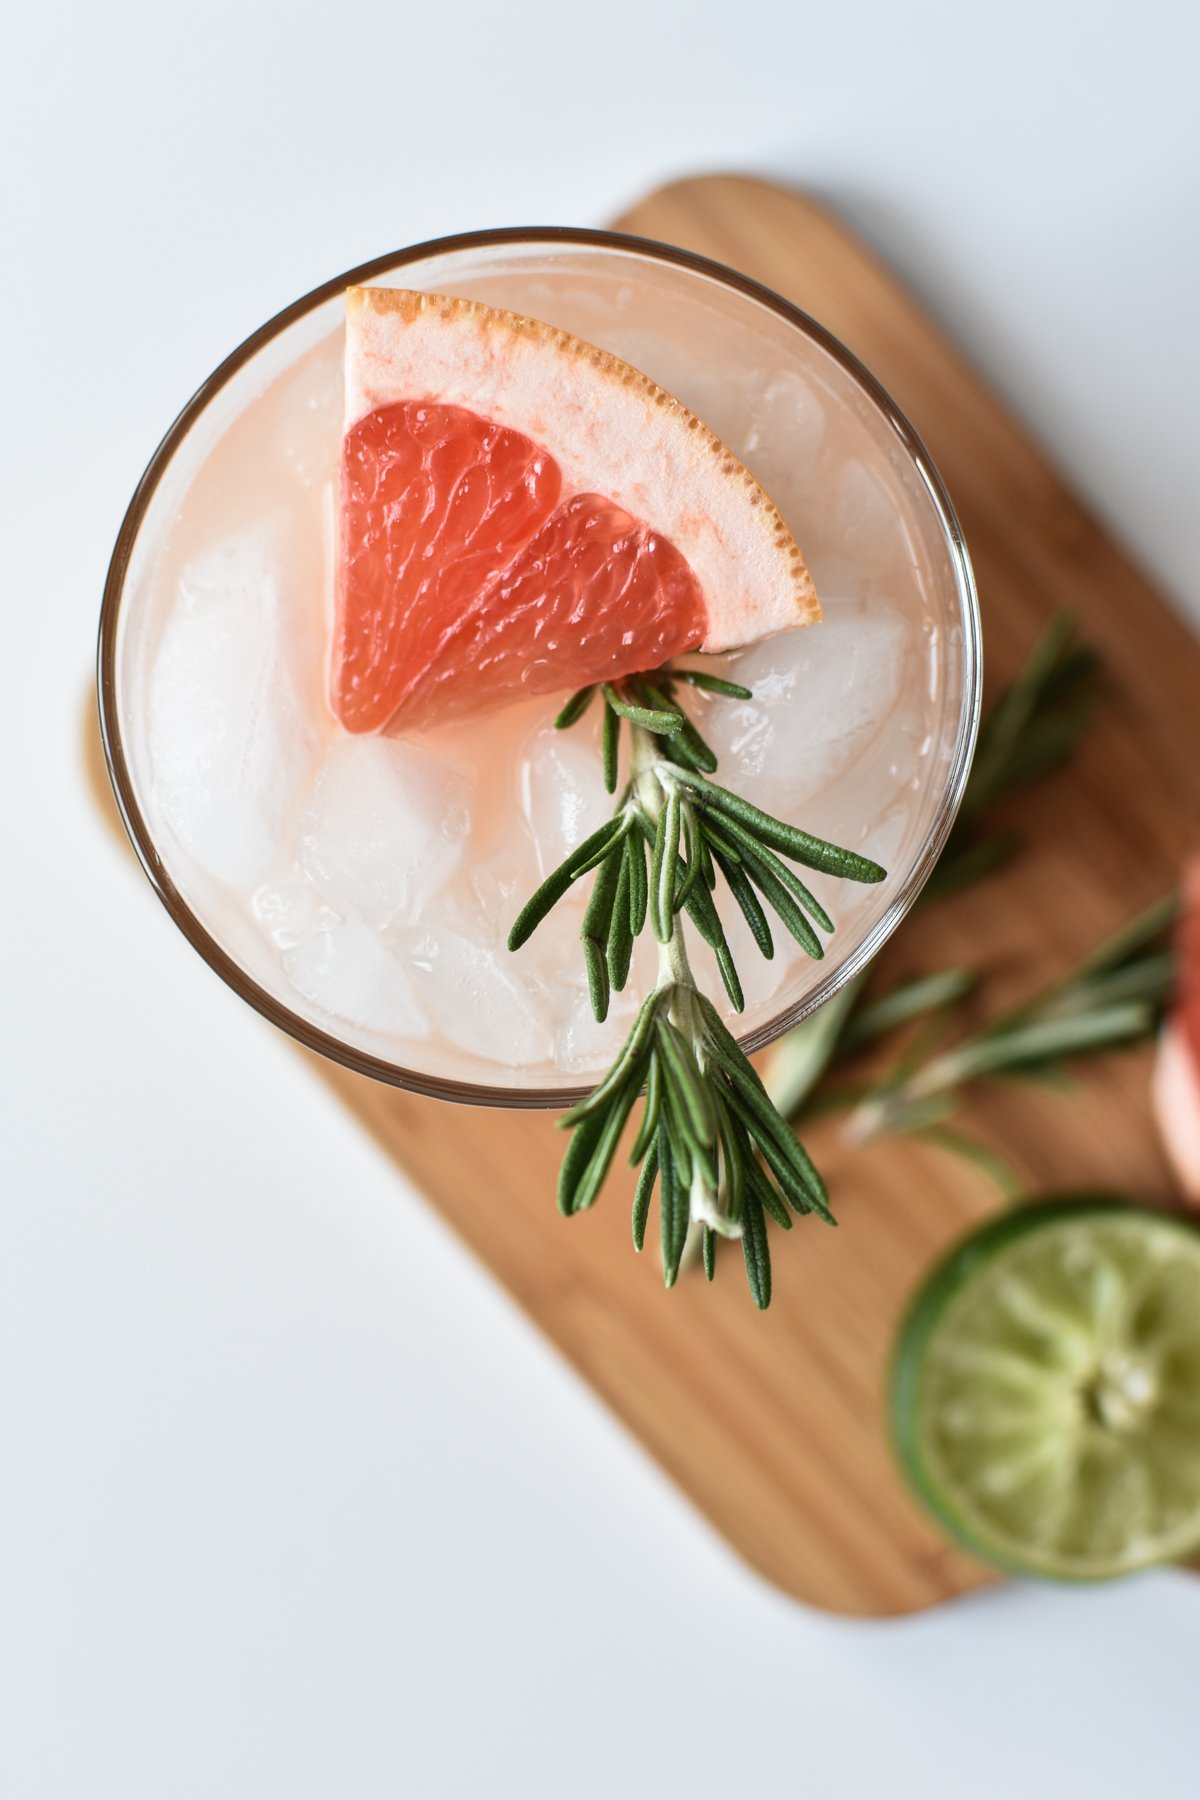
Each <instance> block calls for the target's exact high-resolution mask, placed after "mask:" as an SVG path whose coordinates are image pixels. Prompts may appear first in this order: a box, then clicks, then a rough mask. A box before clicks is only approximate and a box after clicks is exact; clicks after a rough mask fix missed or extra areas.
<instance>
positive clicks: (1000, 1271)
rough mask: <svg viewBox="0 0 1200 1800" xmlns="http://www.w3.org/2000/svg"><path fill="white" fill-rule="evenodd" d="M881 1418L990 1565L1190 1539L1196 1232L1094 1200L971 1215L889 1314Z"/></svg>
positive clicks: (1170, 1554)
mask: <svg viewBox="0 0 1200 1800" xmlns="http://www.w3.org/2000/svg"><path fill="white" fill-rule="evenodd" d="M891 1416H892V1430H893V1435H894V1439H895V1444H896V1449H897V1451H898V1454H899V1457H900V1461H901V1464H902V1466H903V1468H904V1470H905V1473H906V1474H907V1476H908V1478H909V1480H910V1481H911V1483H912V1485H913V1487H914V1489H915V1490H916V1493H917V1495H918V1497H919V1498H920V1499H921V1500H922V1501H923V1502H924V1503H925V1505H926V1506H927V1507H928V1508H929V1509H930V1510H931V1511H932V1512H933V1513H934V1515H935V1516H936V1517H937V1518H938V1519H939V1520H940V1521H941V1522H942V1524H943V1525H945V1526H946V1527H947V1528H948V1529H949V1530H950V1531H951V1532H952V1533H953V1534H954V1536H955V1537H957V1538H958V1539H960V1541H961V1542H962V1543H963V1544H965V1545H966V1546H967V1548H968V1549H970V1550H972V1551H974V1552H975V1554H976V1555H978V1556H981V1557H983V1558H985V1559H986V1560H987V1561H989V1562H994V1563H998V1564H1000V1565H1001V1566H1002V1567H1007V1568H1011V1569H1016V1570H1020V1571H1022V1572H1024V1573H1027V1574H1033V1575H1046V1576H1052V1577H1057V1578H1059V1579H1064V1580H1078V1581H1095V1580H1101V1579H1103V1578H1105V1577H1108V1576H1112V1575H1122V1574H1125V1573H1126V1572H1127V1571H1129V1570H1131V1569H1139V1568H1143V1567H1145V1566H1146V1565H1147V1564H1149V1563H1157V1562H1165V1561H1169V1560H1172V1559H1176V1558H1179V1557H1182V1556H1187V1555H1189V1554H1191V1553H1192V1552H1194V1551H1196V1550H1200V1230H1197V1228H1196V1227H1195V1226H1194V1225H1192V1224H1191V1223H1189V1222H1188V1221H1187V1220H1185V1219H1180V1218H1174V1217H1170V1216H1167V1215H1165V1214H1162V1213H1154V1212H1148V1211H1146V1210H1145V1209H1143V1208H1140V1207H1135V1206H1130V1205H1128V1204H1126V1203H1125V1202H1122V1201H1119V1200H1110V1199H1107V1198H1085V1199H1072V1200H1054V1201H1045V1202H1040V1203H1034V1204H1031V1205H1029V1206H1026V1207H1022V1208H1021V1210H1020V1211H1019V1212H1015V1213H1011V1214H1007V1215H1006V1216H1005V1217H1003V1218H1001V1219H998V1220H996V1221H995V1222H993V1223H992V1224H989V1225H986V1226H985V1227H984V1228H983V1229H982V1230H981V1231H979V1232H977V1233H976V1234H975V1235H974V1236H973V1237H971V1238H969V1239H968V1240H967V1241H966V1242H965V1243H963V1244H960V1245H959V1246H958V1248H957V1249H956V1250H954V1251H952V1252H951V1254H950V1255H949V1256H948V1257H947V1258H946V1260H945V1261H944V1262H943V1263H942V1264H941V1265H940V1266H939V1267H938V1268H937V1269H935V1270H934V1272H933V1274H932V1275H931V1276H930V1278H929V1279H928V1281H927V1282H926V1283H925V1285H924V1287H923V1288H922V1289H921V1291H920V1292H919V1293H918V1295H917V1297H916V1300H915V1301H914V1303H913V1305H912V1308H911V1310H910V1311H909V1313H908V1316H907V1318H906V1319H905V1321H904V1323H903V1325H902V1326H901V1330H900V1336H899V1339H898V1342H897V1347H896V1355H895V1361H894V1364H893V1369H892V1391H891Z"/></svg>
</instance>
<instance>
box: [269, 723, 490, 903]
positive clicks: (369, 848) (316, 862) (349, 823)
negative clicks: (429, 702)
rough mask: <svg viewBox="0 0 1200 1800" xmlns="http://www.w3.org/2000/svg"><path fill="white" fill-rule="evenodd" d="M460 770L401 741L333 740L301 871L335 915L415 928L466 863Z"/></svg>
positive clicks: (306, 831)
mask: <svg viewBox="0 0 1200 1800" xmlns="http://www.w3.org/2000/svg"><path fill="white" fill-rule="evenodd" d="M470 803H471V780H470V777H469V776H468V774H467V773H466V771H465V770H464V769H462V768H461V767H459V766H458V765H457V764H455V763H452V762H449V761H447V760H446V758H444V757H441V756H435V755H434V754H433V753H432V751H429V750H423V749H421V748H420V747H419V746H418V745H416V744H411V743H406V742H405V741H404V740H403V739H399V738H385V737H350V736H346V735H343V736H340V737H338V738H337V739H335V741H334V744H333V747H332V749H331V750H330V752H329V755H328V757H327V758H326V761H325V764H324V767H323V768H322V770H321V773H320V775H319V776H318V777H317V782H316V786H315V787H314V789H313V794H312V799H311V801H310V802H309V806H308V810H307V812H306V813H305V815H304V819H303V821H302V823H301V826H300V864H301V867H302V868H303V869H304V871H305V873H306V874H307V875H308V877H309V878H310V880H311V881H312V883H313V885H314V886H315V887H316V888H317V889H318V891H319V892H320V893H321V894H322V895H323V897H324V898H325V899H326V900H328V902H329V904H330V905H331V906H332V907H334V908H335V909H336V911H337V912H339V913H341V914H343V915H344V916H348V917H353V918H357V919H361V920H362V921H363V922H364V923H365V924H367V925H371V926H374V927H375V928H376V930H382V929H383V928H384V927H385V926H386V925H390V924H397V925H402V926H411V925H418V924H420V923H421V922H422V920H423V919H424V917H425V916H426V912H427V909H428V908H429V906H430V904H431V903H432V902H433V901H434V900H435V899H436V898H437V896H438V895H439V894H440V893H441V891H442V889H443V888H444V887H445V885H446V883H447V882H448V881H449V880H450V877H451V876H452V875H453V874H454V872H455V870H456V869H457V867H458V865H459V863H460V861H461V860H462V854H463V846H464V841H465V839H466V836H467V833H468V831H469V830H470V824H471V814H470Z"/></svg>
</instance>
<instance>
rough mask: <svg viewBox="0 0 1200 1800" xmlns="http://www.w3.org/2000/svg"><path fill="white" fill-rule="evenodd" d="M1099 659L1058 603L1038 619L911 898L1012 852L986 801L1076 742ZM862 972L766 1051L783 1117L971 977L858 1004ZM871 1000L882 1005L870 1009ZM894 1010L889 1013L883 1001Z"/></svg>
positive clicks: (809, 1102) (1068, 752) (975, 876)
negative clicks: (939, 847)
mask: <svg viewBox="0 0 1200 1800" xmlns="http://www.w3.org/2000/svg"><path fill="white" fill-rule="evenodd" d="M1099 674H1100V660H1099V658H1098V656H1097V655H1096V653H1095V651H1094V650H1092V649H1091V648H1090V647H1089V646H1088V645H1086V644H1082V643H1080V641H1079V638H1078V634H1077V632H1076V628H1075V624H1074V621H1073V620H1072V619H1070V618H1069V617H1068V616H1067V615H1066V614H1065V613H1060V614H1058V615H1057V616H1056V617H1054V618H1053V619H1051V621H1050V623H1049V624H1048V625H1047V626H1046V628H1045V630H1044V631H1043V632H1042V634H1041V636H1040V637H1039V638H1038V639H1037V641H1036V642H1035V644H1034V645H1033V648H1032V649H1031V650H1030V652H1029V655H1028V656H1027V657H1026V659H1025V662H1024V664H1023V665H1022V668H1021V670H1020V672H1019V673H1018V675H1017V677H1016V680H1015V681H1014V682H1013V683H1012V684H1011V686H1009V687H1007V688H1006V689H1005V690H1004V691H1003V692H1002V693H1001V694H1000V695H999V697H998V698H997V700H996V702H995V704H994V705H993V707H992V709H991V711H990V712H989V713H988V714H987V716H986V718H985V719H984V721H983V724H982V725H981V727H980V731H979V742H978V745H977V747H976V752H975V758H974V761H973V763H972V765H971V774H970V777H969V778H968V781H967V787H966V792H965V793H964V795H963V799H962V804H961V806H960V808H959V813H958V818H957V819H956V821H955V824H954V829H953V830H952V831H951V833H950V837H949V840H948V842H947V845H946V848H945V850H943V852H942V855H941V857H940V858H939V861H938V865H937V867H936V868H935V869H934V871H933V874H932V875H931V876H930V877H929V880H928V881H927V882H926V884H925V887H924V889H923V890H922V893H921V900H920V904H922V905H923V904H925V903H927V902H930V901H937V900H944V899H947V898H949V897H950V896H951V895H953V894H957V893H961V892H962V891H963V890H964V889H965V888H968V887H972V886H974V884H975V883H976V882H978V881H981V880H983V878H984V877H985V876H987V875H990V874H992V873H993V871H994V870H996V869H998V868H1000V867H1001V866H1002V865H1003V864H1004V863H1006V862H1008V861H1009V859H1010V858H1011V857H1012V856H1013V855H1015V853H1016V851H1017V850H1018V849H1019V848H1020V844H1021V839H1020V838H1019V836H1018V835H1017V834H1016V833H1015V832H1013V831H1010V830H1008V829H1005V828H1003V827H995V826H994V825H993V823H992V816H991V815H992V812H993V809H994V807H995V806H996V804H997V803H998V802H999V801H1000V800H1002V799H1005V798H1006V797H1007V796H1009V795H1011V794H1012V793H1014V792H1016V791H1017V790H1018V789H1020V788H1023V787H1027V786H1029V785H1031V784H1032V783H1033V782H1035V781H1038V780H1040V779H1041V777H1042V776H1044V775H1048V774H1050V773H1051V771H1052V770H1053V769H1055V768H1058V767H1059V766H1060V765H1061V764H1062V763H1064V762H1066V761H1067V760H1068V759H1069V758H1070V757H1071V756H1072V755H1073V754H1074V752H1075V750H1076V749H1077V748H1078V745H1079V742H1080V740H1081V738H1082V737H1083V735H1084V733H1085V732H1086V731H1087V729H1088V726H1089V725H1090V724H1091V721H1092V716H1093V713H1094V711H1095V707H1096V702H1097V700H1098V698H1099V690H1100V680H1099ZM867 979H868V976H867V973H865V972H864V973H863V974H862V975H859V976H857V977H856V978H855V979H854V980H853V981H851V982H848V983H847V985H846V986H845V987H844V988H843V989H842V990H841V992H840V993H838V994H837V995H835V996H834V998H833V999H832V1000H830V1001H827V1002H826V1004H825V1005H824V1006H823V1007H821V1008H820V1009H819V1011H818V1012H816V1013H813V1014H811V1015H810V1016H809V1018H807V1019H805V1020H804V1022H803V1023H802V1024H800V1025H797V1026H796V1027H794V1029H793V1030H792V1031H791V1032H789V1033H788V1035H787V1036H786V1037H785V1038H783V1039H782V1040H781V1041H780V1042H779V1043H778V1044H777V1045H776V1046H775V1049H774V1051H773V1052H772V1059H771V1065H770V1076H769V1079H770V1085H771V1090H772V1092H773V1093H774V1094H775V1095H776V1096H777V1098H778V1100H779V1104H780V1107H781V1109H782V1111H783V1112H784V1113H785V1114H786V1115H787V1117H788V1118H790V1119H793V1120H795V1119H798V1118H799V1117H800V1116H801V1115H802V1114H808V1113H811V1112H812V1111H813V1110H814V1106H816V1105H820V1106H821V1107H822V1110H823V1109H824V1105H825V1101H824V1099H821V1100H820V1101H815V1100H814V1098H813V1096H814V1091H815V1090H816V1089H817V1087H818V1084H819V1083H820V1082H821V1080H822V1078H823V1077H824V1075H825V1074H826V1072H827V1071H828V1070H830V1069H832V1068H833V1067H834V1066H835V1065H836V1064H837V1063H839V1062H841V1061H842V1060H844V1059H845V1057H847V1056H849V1055H850V1054H852V1053H853V1052H854V1051H856V1050H858V1049H861V1048H862V1047H863V1045H864V1044H865V1043H867V1042H868V1041H870V1040H871V1038H873V1037H877V1036H878V1035H879V1033H880V1030H881V1029H886V1028H888V1027H889V1026H890V1025H891V1024H898V1023H901V1022H902V1017H903V1018H916V1017H920V1016H924V1015H932V1014H939V1013H941V1012H942V1011H943V1010H944V1009H945V1008H946V1007H947V1006H952V1005H953V1004H954V1003H955V1002H956V1001H957V1000H959V999H961V998H962V997H963V996H964V995H965V994H966V993H967V992H969V991H970V989H971V988H972V987H973V986H974V985H975V981H974V977H973V975H972V974H971V973H970V971H968V970H965V969H948V970H944V971H942V972H940V973H939V974H936V975H932V976H924V977H921V978H920V979H919V980H917V981H916V982H913V983H908V982H906V983H904V984H903V985H902V986H901V987H900V988H898V989H895V990H894V991H893V993H892V994H890V995H889V996H887V997H886V999H885V1001H883V1002H876V1003H871V1004H864V1005H863V1009H862V1012H861V1013H860V1003H862V1002H863V1000H864V989H865V987H866V984H867ZM880 1007H884V1008H885V1009H886V1010H884V1011H883V1012H880V1011H879V1008H880ZM897 1008H898V1009H900V1012H901V1014H902V1017H894V1018H890V1017H889V1013H890V1012H891V1011H892V1010H893V1009H897Z"/></svg>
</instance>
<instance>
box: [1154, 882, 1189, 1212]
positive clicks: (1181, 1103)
mask: <svg viewBox="0 0 1200 1800" xmlns="http://www.w3.org/2000/svg"><path fill="white" fill-rule="evenodd" d="M1151 1091H1152V1095H1153V1100H1154V1113H1155V1117H1156V1119H1157V1120H1158V1128H1159V1131H1160V1132H1161V1133H1162V1141H1163V1147H1164V1149H1165V1150H1166V1152H1167V1157H1168V1159H1169V1161H1170V1163H1171V1166H1172V1168H1173V1169H1174V1171H1175V1174H1176V1176H1177V1178H1178V1180H1179V1185H1180V1187H1181V1188H1182V1190H1183V1194H1184V1197H1185V1199H1187V1200H1190V1201H1192V1203H1193V1204H1198V1205H1200V856H1193V857H1192V858H1191V860H1190V862H1188V864H1187V865H1186V867H1185V868H1184V872H1183V880H1182V882H1181V883H1180V890H1179V920H1178V923H1177V925H1176V928H1175V994H1174V998H1173V1001H1172V1004H1171V1007H1170V1010H1169V1011H1168V1013H1167V1016H1166V1019H1165V1021H1164V1023H1163V1029H1162V1035H1161V1037H1160V1038H1159V1041H1158V1051H1157V1054H1156V1056H1155V1060H1154V1080H1153V1087H1152V1090H1151Z"/></svg>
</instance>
